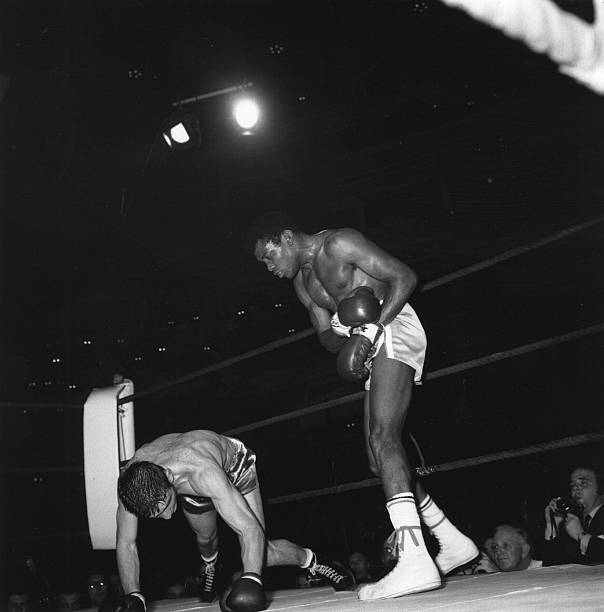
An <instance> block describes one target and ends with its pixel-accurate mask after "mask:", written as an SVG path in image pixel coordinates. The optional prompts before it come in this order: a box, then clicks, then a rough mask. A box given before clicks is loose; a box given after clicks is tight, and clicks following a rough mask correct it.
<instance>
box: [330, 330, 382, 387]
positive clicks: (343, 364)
mask: <svg viewBox="0 0 604 612" xmlns="http://www.w3.org/2000/svg"><path fill="white" fill-rule="evenodd" d="M383 331H384V327H383V326H382V325H381V324H374V323H369V324H367V325H362V326H361V327H355V328H354V329H353V330H352V332H351V334H350V338H348V340H346V344H345V345H344V346H343V347H342V349H340V352H339V353H338V358H337V359H336V369H337V371H338V374H339V375H340V376H341V377H342V378H343V379H344V380H347V381H348V382H357V381H363V380H366V379H367V378H368V377H369V368H368V367H367V365H366V362H367V360H368V359H370V358H371V357H373V353H374V347H375V343H376V342H377V341H378V339H379V337H380V336H381V335H382V332H383Z"/></svg>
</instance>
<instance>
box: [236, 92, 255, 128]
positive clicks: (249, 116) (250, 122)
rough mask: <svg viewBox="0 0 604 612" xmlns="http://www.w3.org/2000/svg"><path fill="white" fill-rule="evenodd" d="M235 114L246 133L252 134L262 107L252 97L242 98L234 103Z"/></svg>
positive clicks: (238, 123)
mask: <svg viewBox="0 0 604 612" xmlns="http://www.w3.org/2000/svg"><path fill="white" fill-rule="evenodd" d="M233 116H234V117H235V121H236V122H237V125H239V127H240V128H242V129H243V130H244V131H243V133H244V134H250V133H251V130H252V129H253V128H254V127H256V126H257V125H258V121H259V120H260V108H259V106H258V104H257V103H256V102H255V101H254V100H252V99H251V98H241V99H240V100H237V101H236V102H235V104H234V105H233Z"/></svg>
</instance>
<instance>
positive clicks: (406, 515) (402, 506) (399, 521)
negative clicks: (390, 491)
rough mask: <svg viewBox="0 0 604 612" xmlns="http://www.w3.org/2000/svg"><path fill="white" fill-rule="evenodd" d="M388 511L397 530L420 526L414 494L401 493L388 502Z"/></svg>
mask: <svg viewBox="0 0 604 612" xmlns="http://www.w3.org/2000/svg"><path fill="white" fill-rule="evenodd" d="M386 509H387V510H388V514H389V515H390V520H391V521H392V525H393V526H394V528H395V529H399V528H400V527H410V526H411V527H415V526H416V525H417V526H419V516H418V514H417V508H416V506H415V498H414V497H413V493H399V494H398V495H395V496H394V497H391V498H390V499H389V500H388V501H387V502H386Z"/></svg>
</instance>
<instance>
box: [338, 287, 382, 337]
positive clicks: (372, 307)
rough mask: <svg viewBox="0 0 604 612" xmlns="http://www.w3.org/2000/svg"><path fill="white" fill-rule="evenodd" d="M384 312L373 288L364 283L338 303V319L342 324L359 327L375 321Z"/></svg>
mask: <svg viewBox="0 0 604 612" xmlns="http://www.w3.org/2000/svg"><path fill="white" fill-rule="evenodd" d="M381 312H382V306H381V304H380V301H379V300H378V299H377V298H376V297H375V293H373V289H372V288H371V287H366V286H365V285H362V286H361V287H357V288H356V289H354V290H353V291H352V293H350V295H348V296H346V297H345V298H344V299H343V300H342V301H341V302H340V303H339V305H338V319H339V320H340V323H341V324H342V325H348V326H350V327H359V326H360V325H365V324H367V323H375V322H376V321H377V320H378V319H379V318H380V314H381Z"/></svg>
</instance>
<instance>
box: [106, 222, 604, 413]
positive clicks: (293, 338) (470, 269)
mask: <svg viewBox="0 0 604 612" xmlns="http://www.w3.org/2000/svg"><path fill="white" fill-rule="evenodd" d="M602 222H604V215H602V216H599V217H596V218H594V219H591V220H589V221H586V222H584V223H579V224H578V225H575V226H572V227H570V228H566V229H563V230H560V231H558V232H555V233H554V234H550V235H548V236H545V237H544V238H541V239H539V240H535V241H533V242H530V243H528V244H526V245H524V246H520V247H518V248H516V249H511V250H509V251H505V252H504V253H501V254H500V255H497V256H494V257H490V258H489V259H485V260H484V261H481V262H478V263H476V264H473V265H471V266H467V267H465V268H462V269H461V270H458V271H457V272H453V273H451V274H447V275H445V276H442V277H440V278H437V279H435V280H433V281H431V282H429V283H426V284H425V285H424V286H423V287H422V288H421V290H420V291H422V292H423V291H429V290H430V289H434V288H435V287H439V286H441V285H444V284H445V283H448V282H451V281H452V280H456V279H458V278H461V277H463V276H467V275H469V274H472V273H474V272H477V271H479V270H484V269H486V268H489V267H491V266H493V265H495V264H498V263H500V262H502V261H505V260H507V259H511V258H513V257H517V256H518V255H522V254H524V253H527V252H528V251H531V250H534V249H536V248H539V247H542V246H544V245H546V244H550V243H552V242H555V241H558V240H561V239H562V238H566V237H567V236H571V235H572V234H575V233H577V232H580V231H582V230H585V229H587V228H590V227H593V226H594V225H598V224H600V223H602ZM314 333H315V330H314V328H312V327H311V328H309V329H305V330H303V331H301V332H297V333H295V334H291V335H290V336H286V337H285V338H281V339H279V340H275V341H274V342H269V343H268V344H264V345H263V346H260V347H258V348H255V349H252V350H250V351H247V352H245V353H241V354H240V355H236V356H235V357H231V358H229V359H225V360H223V361H219V362H218V363H215V364H213V365H211V366H208V367H205V368H201V369H200V370H195V371H193V372H190V373H189V374H186V375H184V376H181V377H179V378H175V379H172V380H168V381H166V382H163V383H159V384H157V385H154V386H152V387H149V388H147V389H144V390H143V391H139V392H138V393H135V394H134V395H129V396H126V397H122V398H119V399H118V405H121V404H125V403H126V402H132V401H134V400H137V399H140V398H141V397H145V396H147V395H150V394H152V393H157V392H159V391H165V390H166V389H169V388H171V387H174V386H176V385H179V384H181V383H185V382H189V381H191V380H195V379H196V378H201V377H202V376H205V375H206V374H209V373H211V372H216V371H217V370H222V369H223V368H226V367H229V366H231V365H234V364H236V363H239V362H241V361H245V360H247V359H251V358H252V357H256V356H258V355H262V354H263V353H267V352H269V351H272V350H274V349H277V348H281V347H282V346H286V345H287V344H292V343H293V342H297V341H298V340H301V339H302V338H307V337H308V336H312V335H313V334H314Z"/></svg>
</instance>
